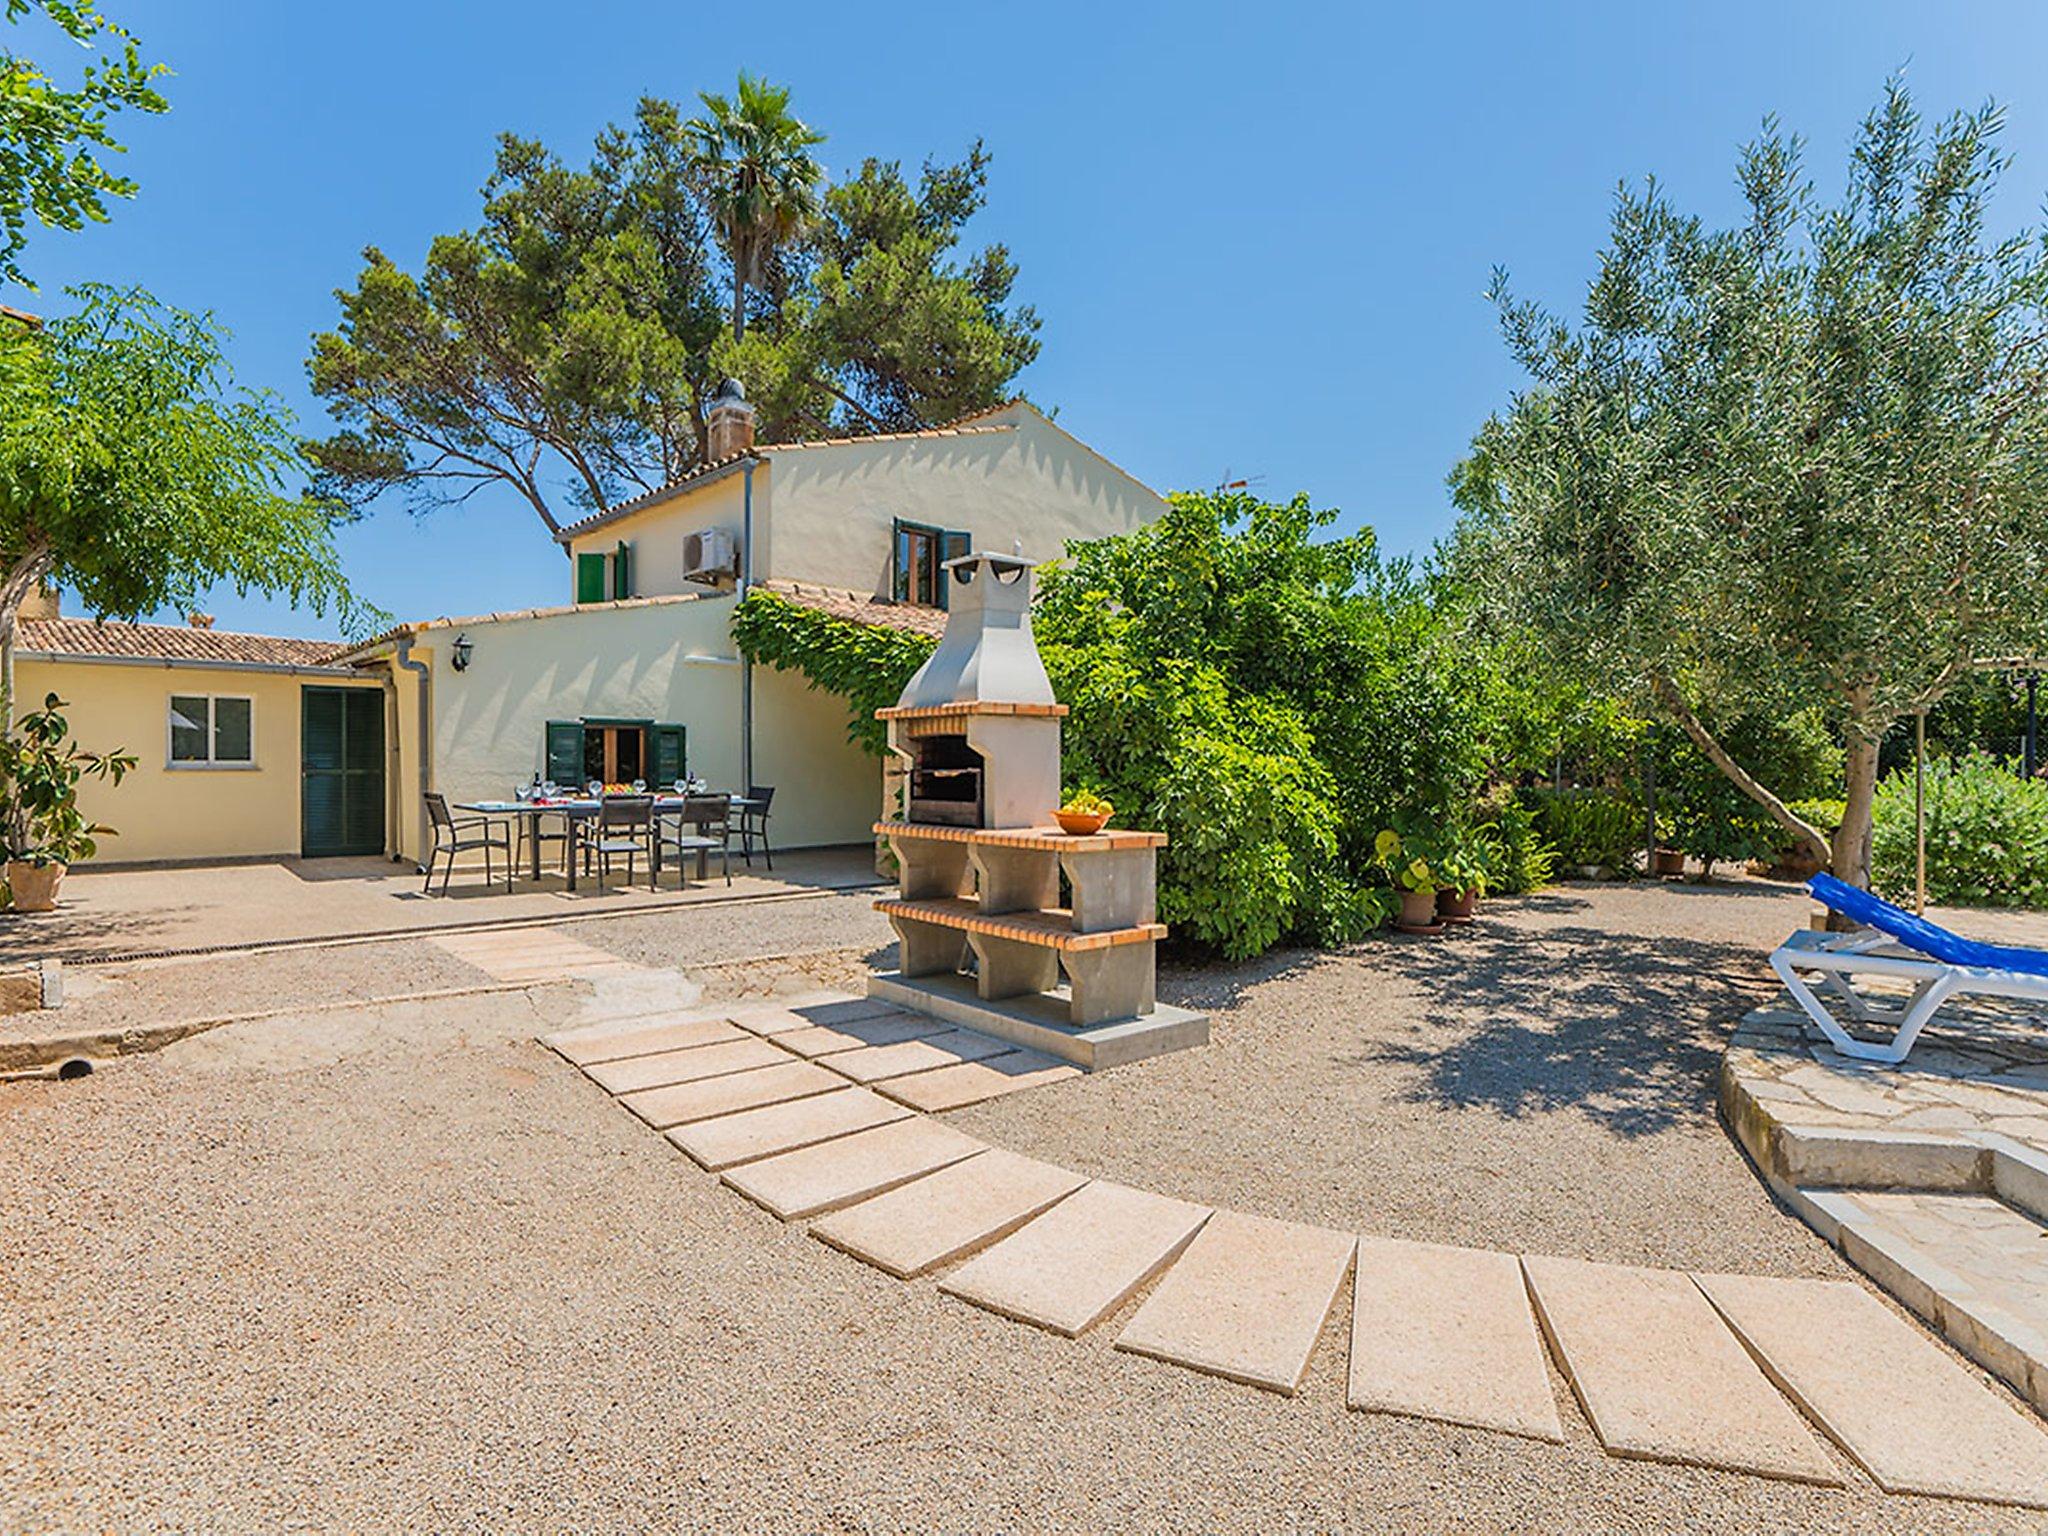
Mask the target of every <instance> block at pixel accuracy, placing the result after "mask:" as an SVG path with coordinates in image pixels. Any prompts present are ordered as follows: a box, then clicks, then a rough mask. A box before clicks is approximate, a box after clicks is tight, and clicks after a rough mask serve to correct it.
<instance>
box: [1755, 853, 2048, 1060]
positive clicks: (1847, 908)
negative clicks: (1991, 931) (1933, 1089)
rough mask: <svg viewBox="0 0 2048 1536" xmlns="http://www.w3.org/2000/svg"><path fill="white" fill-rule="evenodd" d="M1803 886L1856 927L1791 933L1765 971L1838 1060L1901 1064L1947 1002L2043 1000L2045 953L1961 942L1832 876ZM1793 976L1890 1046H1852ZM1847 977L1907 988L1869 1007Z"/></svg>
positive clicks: (1839, 1023) (1856, 1042) (2047, 971)
mask: <svg viewBox="0 0 2048 1536" xmlns="http://www.w3.org/2000/svg"><path fill="white" fill-rule="evenodd" d="M1806 888H1807V890H1808V891H1809V892H1811V893H1812V895H1813V898H1814V899H1815V900H1816V901H1818V902H1820V903H1822V904H1823V905H1824V906H1827V907H1829V908H1832V909H1833V910H1834V911H1836V912H1839V913H1841V914H1842V915H1843V916H1844V917H1847V918H1850V919H1851V920H1853V921H1855V922H1858V923H1861V924H1862V925H1863V927H1862V929H1861V930H1860V931H1858V932H1855V933H1816V932H1811V931H1802V932H1799V933H1795V934H1793V935H1792V937H1791V938H1789V939H1787V940H1786V941H1785V942H1784V943H1783V944H1780V945H1779V946H1778V947H1777V949H1776V950H1775V951H1774V952H1773V953H1772V955H1771V969H1772V970H1774V971H1776V972H1777V973H1778V978H1779V980H1781V981H1783V982H1784V983H1785V987H1786V990H1787V991H1789V992H1790V993H1791V994H1792V996H1793V999H1794V1000H1795V1001H1796V1002H1797V1003H1798V1004H1799V1006H1800V1007H1801V1008H1804V1009H1805V1010H1806V1015H1807V1017H1808V1018H1810V1019H1812V1020H1813V1022H1814V1023H1816V1024H1818V1025H1819V1026H1820V1029H1821V1033H1823V1034H1824V1035H1826V1036H1827V1037H1828V1040H1829V1041H1830V1042H1831V1043H1832V1044H1833V1045H1834V1047H1835V1049H1836V1050H1838V1051H1840V1052H1841V1053H1842V1054H1843V1055H1844V1056H1853V1057H1855V1058H1856V1059H1857V1060H1859V1061H1881V1062H1886V1063H1895V1062H1901V1061H1904V1060H1905V1059H1906V1053H1907V1052H1908V1051H1910V1050H1912V1049H1913V1042H1914V1041H1915V1040H1916V1039H1918V1038H1919V1036H1920V1031H1921V1029H1922V1028H1923V1027H1924V1026H1925V1025H1926V1023H1927V1021H1928V1020H1929V1019H1931V1018H1932V1017H1933V1016H1934V1013H1935V1010H1936V1009H1938V1008H1940V1007H1941V1005H1942V1004H1943V1003H1945V1002H1947V1001H1948V1000H1949V999H1950V998H1951V997H1956V996H1961V995H1964V994H1974V995H1976V996H1979V997H2018V998H2027V999H2031V1000H2033V1001H2037V1002H2048V951H2042V950H2038V949H2020V948H2016V947H2014V946H2011V945H2005V944H1983V943H1979V942H1978V941H1977V940H1975V939H1966V938H1964V937H1963V936H1962V935H1961V934H1959V933H1951V932H1950V931H1949V930H1948V929H1946V928H1944V927H1942V926H1941V925H1940V924H1938V923H1930V922H1928V921H1927V919H1925V918H1924V917H1915V916H1914V915H1913V914H1912V913H1910V912H1907V911H1905V910H1904V909H1902V908H1900V907H1895V906H1893V905H1892V904H1891V903H1890V902H1888V901H1883V900H1880V899H1879V898H1878V897H1875V896H1873V895H1871V894H1870V892H1868V891H1861V890H1858V889H1857V888H1856V887H1855V886H1853V885H1845V884H1844V883H1843V882H1841V881H1840V880H1837V879H1835V877H1834V876H1832V875H1815V876H1814V877H1813V878H1812V879H1811V880H1809V881H1807V882H1806ZM1802 972H1806V973H1812V974H1815V975H1817V977H1818V979H1819V982H1820V986H1821V987H1822V988H1823V989H1824V990H1825V991H1826V992H1827V993H1828V996H1829V999H1831V1000H1832V1001H1833V1002H1834V1004H1835V1005H1836V1006H1837V1007H1839V1008H1840V1009H1841V1010H1842V1012H1843V1013H1845V1014H1846V1015H1847V1016H1848V1019H1847V1022H1849V1023H1859V1024H1875V1025H1878V1026H1879V1027H1881V1028H1889V1029H1891V1030H1892V1037H1891V1039H1890V1040H1889V1041H1886V1042H1878V1041H1873V1040H1860V1039H1858V1038H1857V1037H1856V1036H1854V1035H1852V1034H1850V1033H1849V1031H1848V1028H1847V1027H1846V1024H1845V1022H1844V1021H1843V1020H1841V1019H1838V1018H1837V1017H1836V1014H1835V1013H1834V1011H1833V1010H1831V1009H1830V1008H1829V1006H1828V1003H1827V1002H1824V1001H1823V1000H1822V998H1821V996H1820V993H1819V992H1817V991H1816V990H1815V988H1814V986H1813V985H1812V983H1810V982H1809V981H1807V979H1806V977H1805V976H1804V975H1802V974H1801V973H1802ZM1856 975H1864V976H1883V977H1890V978H1892V979H1894V980H1897V981H1903V982H1906V983H1908V984H1910V986H1911V989H1912V990H1911V991H1910V992H1909V993H1907V994H1906V996H1905V997H1904V998H1903V999H1892V1000H1882V1001H1881V1000H1876V999H1873V998H1871V997H1869V996H1867V995H1865V994H1863V993H1860V992H1858V991H1856V989H1855V988H1854V987H1853V986H1852V985H1851V984H1850V979H1849V978H1850V977H1852V976H1856Z"/></svg>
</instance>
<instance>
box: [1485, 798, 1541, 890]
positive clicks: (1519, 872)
mask: <svg viewBox="0 0 2048 1536" xmlns="http://www.w3.org/2000/svg"><path fill="white" fill-rule="evenodd" d="M1490 814H1491V817H1492V823H1493V829H1494V838H1495V846H1496V847H1497V849H1498V859H1499V862H1498V863H1497V864H1496V865H1495V867H1494V869H1493V871H1492V874H1491V876H1490V879H1489V884H1491V886H1492V887H1493V889H1494V890H1496V891H1499V892H1501V893H1503V894H1505V895H1510V896H1514V895H1520V894H1521V893H1522V892H1524V891H1534V890H1540V889H1541V888H1542V887H1544V886H1546V885H1548V884H1550V881H1551V878H1552V876H1553V875H1554V874H1555V872H1556V870H1557V850H1556V849H1555V848H1553V847H1551V846H1550V844H1549V843H1547V842H1545V841H1544V840H1543V834H1542V833H1541V832H1540V831H1538V830H1537V827H1536V812H1535V811H1534V810H1533V809H1532V808H1531V807H1530V806H1528V805H1526V804H1524V803H1523V802H1522V801H1521V800H1520V799H1518V798H1515V797H1513V796H1510V797H1509V798H1507V799H1506V800H1505V801H1503V802H1502V803H1501V804H1500V805H1499V806H1498V807H1497V808H1495V809H1493V810H1492V811H1491V813H1490Z"/></svg>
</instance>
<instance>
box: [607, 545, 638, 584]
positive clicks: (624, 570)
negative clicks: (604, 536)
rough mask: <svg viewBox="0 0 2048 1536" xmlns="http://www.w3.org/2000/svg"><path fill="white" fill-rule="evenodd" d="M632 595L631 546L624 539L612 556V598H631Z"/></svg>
mask: <svg viewBox="0 0 2048 1536" xmlns="http://www.w3.org/2000/svg"><path fill="white" fill-rule="evenodd" d="M632 595H633V546H632V545H630V544H628V543H627V542H626V541H625V540H624V539H621V540H619V547H618V549H617V551H616V552H615V553H614V554H613V555H612V596H613V597H631V596H632Z"/></svg>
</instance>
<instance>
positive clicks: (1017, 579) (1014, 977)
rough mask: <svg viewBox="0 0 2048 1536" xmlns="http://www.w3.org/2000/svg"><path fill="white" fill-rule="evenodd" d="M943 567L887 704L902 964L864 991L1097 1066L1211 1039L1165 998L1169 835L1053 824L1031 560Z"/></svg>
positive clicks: (973, 558) (894, 918) (888, 828)
mask: <svg viewBox="0 0 2048 1536" xmlns="http://www.w3.org/2000/svg"><path fill="white" fill-rule="evenodd" d="M943 570H944V572H945V575H944V578H943V579H944V580H945V582H946V594H947V598H948V602H947V612H946V632H945V634H944V636H943V637H941V639H940V641H939V645H938V649H936V650H935V651H933V652H932V654H931V657H930V659H929V660H927V661H926V662H925V664H924V665H923V666H922V667H920V668H919V669H918V670H917V672H916V674H915V675H914V676H912V678H911V679H910V681H909V683H907V684H906V685H905V686H904V689H903V694H902V697H901V698H900V699H899V700H898V701H897V702H896V703H895V704H894V705H892V706H891V707H890V708H888V709H883V710H877V711H876V714H877V716H878V717H879V718H880V719H881V720H883V721H884V722H886V723H887V725H888V727H889V748H890V750H891V751H892V752H894V753H895V754H896V756H897V757H898V758H900V759H901V760H902V762H903V764H904V766H905V769H906V770H907V774H908V785H907V792H906V794H905V797H904V806H903V817H902V819H901V820H891V821H884V822H878V823H876V825H875V831H876V832H877V833H878V834H880V835H882V836H885V837H887V838H888V839H889V844H890V847H891V848H892V849H893V851H894V852H895V855H896V861H897V867H898V871H899V875H900V884H901V886H902V892H901V894H900V895H898V896H895V897H890V898H885V899H884V900H881V901H878V902H876V903H875V905H876V907H877V908H878V909H880V910H881V911H883V912H885V913H886V914H888V918H889V922H890V925H891V926H892V927H893V928H895V930H896V937H897V950H898V957H899V965H898V968H897V969H896V970H895V971H891V972H881V973H877V974H875V975H873V976H871V977H870V978H869V980H868V991H869V994H870V995H871V996H874V997H878V998H886V999H888V1000H889V1001H890V1002H893V1003H895V1004H896V1005H897V1006H899V1007H903V1008H911V1009H916V1010H919V1011H922V1012H925V1013H930V1014H934V1015H936V1016H938V1017H940V1018H943V1019H947V1020H949V1021H951V1022H953V1023H956V1024H965V1025H967V1026H968V1027H970V1028H972V1029H976V1030H979V1031H981V1032H982V1033H983V1034H987V1035H993V1036H995V1037H996V1038H998V1039H1002V1040H1008V1041H1010V1042H1012V1043H1013V1044H1016V1045H1022V1046H1028V1047H1031V1048H1032V1049H1034V1050H1038V1051H1043V1052H1047V1053H1050V1054H1051V1055H1054V1056H1059V1057H1064V1058H1065V1059H1066V1060H1068V1061H1071V1062H1074V1063H1076V1064H1078V1065H1080V1066H1083V1067H1087V1068H1090V1069H1091V1070H1092V1069H1094V1068H1098V1067H1111V1066H1116V1065H1118V1064H1119V1063H1121V1062H1126V1061H1135V1060H1138V1059H1139V1058H1141V1057H1145V1056H1152V1055H1157V1054H1158V1053H1159V1052H1161V1051H1173V1050H1181V1049H1184V1048H1185V1047H1188V1046H1192V1045H1201V1044H1204V1043H1206V1042H1207V1040H1208V1038H1209V1021H1208V1019H1207V1018H1206V1017H1204V1016H1203V1015H1201V1014H1197V1013H1190V1012H1189V1011H1187V1010H1186V1009H1184V1008H1174V1007H1171V1006H1169V1005H1166V1004H1162V1003H1160V1002H1158V1001H1157V999H1156V997H1155V995H1154V988H1155V965H1154V960H1153V950H1154V946H1155V945H1156V944H1157V942H1158V940H1159V939H1161V938H1162V937H1164V936H1165V933H1166V928H1165V925H1164V924H1162V923H1160V922H1159V921H1158V916H1157V913H1156V911H1155V907H1156V900H1155V892H1156V887H1157V877H1156V872H1155V869H1154V865H1155V862H1156V860H1157V857H1158V850H1159V849H1160V847H1161V846H1163V845H1164V844H1165V842H1166V838H1165V837H1164V835H1162V834H1161V833H1158V832H1135V831H1124V830H1121V829H1118V830H1109V829H1105V830H1103V831H1101V832H1098V833H1095V834H1093V835H1091V836H1086V837H1070V836H1068V835H1067V834H1066V833H1064V832H1062V831H1061V830H1060V829H1059V828H1058V827H1056V826H1051V825H1048V823H1050V821H1051V819H1052V812H1053V810H1054V808H1055V807H1057V806H1058V805H1059V803H1060V720H1061V718H1062V717H1063V716H1064V715H1065V714H1066V712H1067V710H1066V706H1065V705H1063V704H1061V703H1059V702H1058V701H1057V700H1056V699H1054V698H1053V692H1052V682H1051V680H1050V679H1049V678H1047V677H1046V675H1045V667H1044V664H1043V663H1041V662H1040V661H1039V659H1038V646H1037V644H1036V643H1035V642H1034V641H1033V639H1032V636H1031V563H1030V562H1029V561H1028V560H1025V559H1023V558H1021V557H1019V556H1015V555H993V554H986V553H975V554H971V555H966V556H963V557H961V558H960V559H958V560H949V561H947V562H946V564H945V566H944V567H943ZM1066 893H1071V894H1066ZM1063 898H1064V899H1065V900H1066V903H1067V904H1066V905H1064V906H1062V905H1061V902H1062V900H1063ZM1062 976H1064V977H1065V980H1062ZM1032 1059H1033V1058H1030V1057H1024V1056H1021V1055H1020V1056H1018V1057H1016V1058H1015V1060H1016V1061H1018V1062H1021V1063H1028V1062H1030V1061H1031V1060H1032ZM1018 1070H1023V1068H1022V1067H1020V1068H1019V1069H1018Z"/></svg>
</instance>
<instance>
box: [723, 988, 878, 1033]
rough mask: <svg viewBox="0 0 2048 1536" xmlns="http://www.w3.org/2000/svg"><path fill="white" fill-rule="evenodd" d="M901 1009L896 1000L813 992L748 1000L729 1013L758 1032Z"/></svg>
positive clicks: (849, 1020)
mask: <svg viewBox="0 0 2048 1536" xmlns="http://www.w3.org/2000/svg"><path fill="white" fill-rule="evenodd" d="M902 1011H903V1010H902V1009H900V1008H898V1007H897V1006H896V1005H895V1004H894V1003H885V1002H881V1001H879V1000H878V999H876V998H872V997H847V996H845V995H844V994H840V993H810V994H806V995H805V996H803V997H795V998H786V999H780V998H779V999H775V1000H773V1001H767V1000H764V1001H762V1002H759V1003H752V1004H748V1005H746V1006H743V1007H738V1008H735V1009H733V1010H732V1012H731V1013H730V1014H729V1015H727V1017H729V1018H730V1019H731V1020H732V1021H733V1023H735V1024H737V1025H739V1027H740V1028H741V1029H745V1030H751V1031H752V1032H753V1033H755V1034H757V1035H779V1034H782V1033H784V1032H786V1031H788V1030H793V1029H816V1028H821V1027H822V1028H827V1029H835V1028H837V1027H838V1026H840V1025H842V1024H851V1023H853V1022H854V1021H856V1020H858V1019H870V1018H874V1017H875V1016H877V1015H878V1014H885V1013H901V1012H902Z"/></svg>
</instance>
